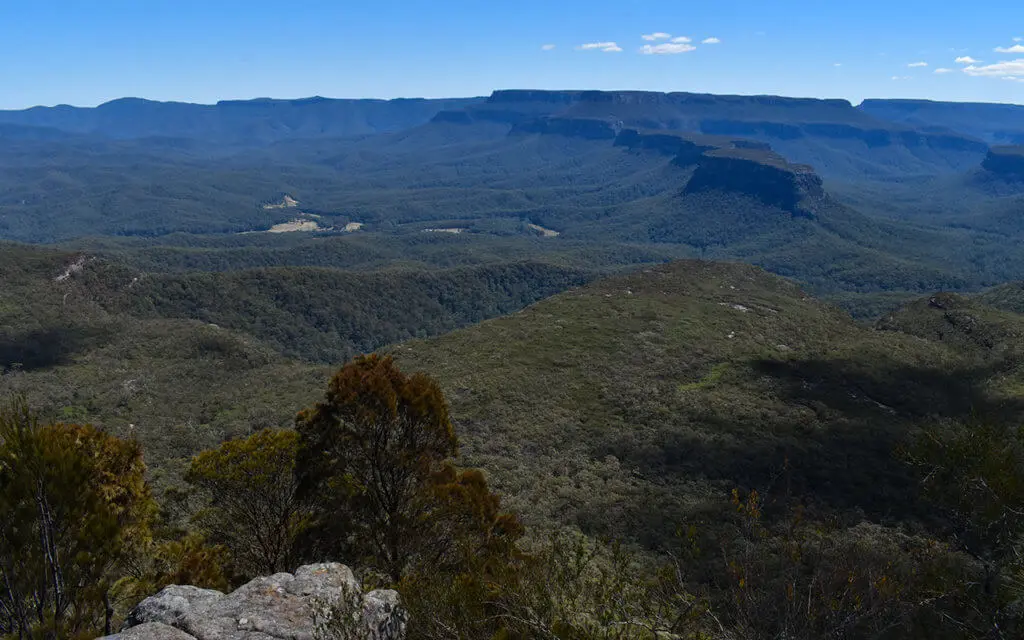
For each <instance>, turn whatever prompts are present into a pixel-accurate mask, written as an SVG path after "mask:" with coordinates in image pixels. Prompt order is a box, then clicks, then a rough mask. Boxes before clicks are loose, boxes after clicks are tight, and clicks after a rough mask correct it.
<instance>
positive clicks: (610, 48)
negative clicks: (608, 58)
mask: <svg viewBox="0 0 1024 640" xmlns="http://www.w3.org/2000/svg"><path fill="white" fill-rule="evenodd" d="M576 48H577V49H579V50H580V51H604V52H605V53H618V52H619V51H622V47H620V46H619V45H618V44H616V43H615V42H588V43H586V44H581V45H580V46H578V47H576Z"/></svg>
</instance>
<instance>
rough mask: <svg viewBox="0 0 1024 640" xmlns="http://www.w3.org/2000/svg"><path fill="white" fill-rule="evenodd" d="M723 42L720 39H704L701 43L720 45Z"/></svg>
mask: <svg viewBox="0 0 1024 640" xmlns="http://www.w3.org/2000/svg"><path fill="white" fill-rule="evenodd" d="M721 42H722V41H721V40H719V39H718V38H704V39H703V40H701V41H700V43H701V44H719V43H721Z"/></svg>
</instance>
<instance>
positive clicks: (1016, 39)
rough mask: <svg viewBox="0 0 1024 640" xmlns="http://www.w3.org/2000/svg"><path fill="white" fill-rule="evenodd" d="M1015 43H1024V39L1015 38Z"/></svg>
mask: <svg viewBox="0 0 1024 640" xmlns="http://www.w3.org/2000/svg"><path fill="white" fill-rule="evenodd" d="M1013 41H1014V42H1024V38H1020V37H1017V38H1014V39H1013Z"/></svg>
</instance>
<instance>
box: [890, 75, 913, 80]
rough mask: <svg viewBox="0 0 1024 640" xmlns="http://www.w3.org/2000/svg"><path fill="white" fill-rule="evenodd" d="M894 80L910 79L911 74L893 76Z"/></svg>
mask: <svg viewBox="0 0 1024 640" xmlns="http://www.w3.org/2000/svg"><path fill="white" fill-rule="evenodd" d="M891 79H892V80H910V79H911V78H910V76H893V77H892V78H891Z"/></svg>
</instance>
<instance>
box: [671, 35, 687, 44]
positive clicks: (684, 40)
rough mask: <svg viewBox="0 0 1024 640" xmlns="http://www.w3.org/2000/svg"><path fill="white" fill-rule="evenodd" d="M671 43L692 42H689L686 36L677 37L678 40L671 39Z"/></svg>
mask: <svg viewBox="0 0 1024 640" xmlns="http://www.w3.org/2000/svg"><path fill="white" fill-rule="evenodd" d="M672 42H676V43H678V42H692V40H690V39H689V38H687V37H686V36H679V37H678V38H672Z"/></svg>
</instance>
